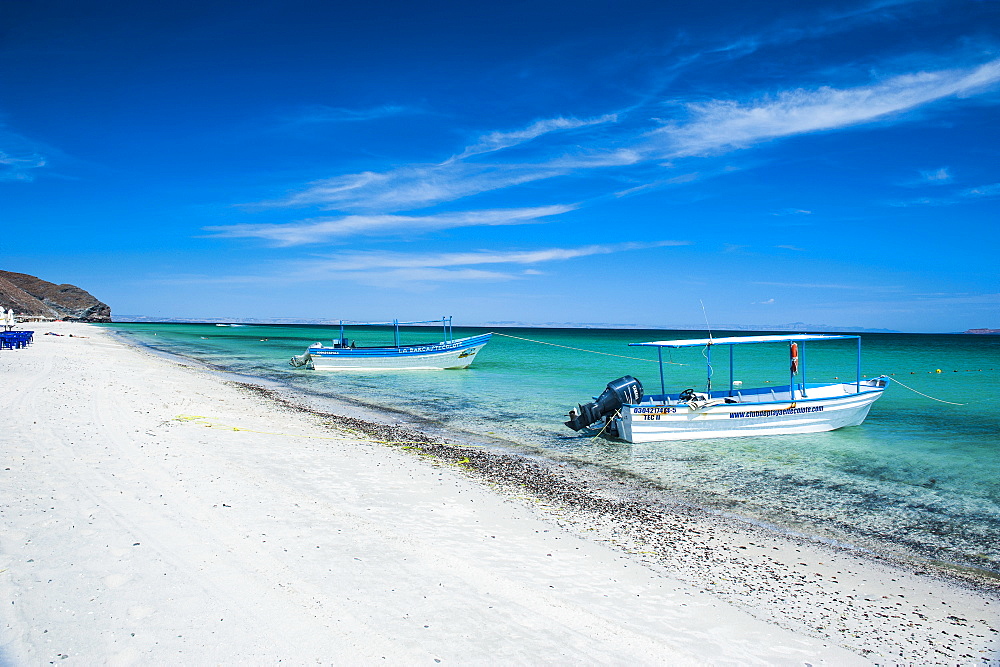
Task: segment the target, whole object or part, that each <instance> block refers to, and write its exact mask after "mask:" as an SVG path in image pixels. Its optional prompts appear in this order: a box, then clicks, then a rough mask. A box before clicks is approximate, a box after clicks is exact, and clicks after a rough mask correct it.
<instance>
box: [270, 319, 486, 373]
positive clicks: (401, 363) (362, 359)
mask: <svg viewBox="0 0 1000 667" xmlns="http://www.w3.org/2000/svg"><path fill="white" fill-rule="evenodd" d="M437 322H440V323H441V326H442V328H443V330H444V334H443V340H441V341H440V342H438V343H428V344H416V345H401V344H400V331H399V327H401V326H407V325H422V324H433V323H437ZM348 325H350V326H392V327H393V333H394V336H393V341H394V344H393V345H385V346H375V347H359V346H357V345H356V344H355V341H352V340H349V339H348V338H347V337H346V336H345V331H344V327H345V326H348ZM491 335H492V334H488V333H486V334H480V335H478V336H469V337H467V338H455V336H454V333H453V329H452V318H451V317H442V318H441V319H439V320H415V321H411V322H400V321H399V320H393V321H391V322H345V321H343V320H341V321H340V337H339V338H337V339H336V340H334V341H333V344H332V345H323V343H313V344H312V345H310V346H309V347H308V348H306V351H305V353H304V354H300V355H297V356H294V357H292V359H291V361H290V362H289V363H290V364H291V365H292V366H296V367H306V368H312V369H315V370H324V371H345V370H357V371H377V370H446V369H454V368H468V367H469V365H470V364H472V362H473V360H474V359H475V358H476V355H477V354H478V353H479V352H480V350H482V349H483V347H484V346H485V345H486V343H488V342H489V340H490V336H491Z"/></svg>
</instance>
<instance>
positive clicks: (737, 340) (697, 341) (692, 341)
mask: <svg viewBox="0 0 1000 667" xmlns="http://www.w3.org/2000/svg"><path fill="white" fill-rule="evenodd" d="M843 338H860V336H850V335H847V334H790V335H787V336H731V337H729V338H688V339H680V340H654V341H650V342H648V343H629V346H630V347H634V346H646V347H704V346H705V345H742V344H746V343H795V342H800V341H807V340H837V339H843Z"/></svg>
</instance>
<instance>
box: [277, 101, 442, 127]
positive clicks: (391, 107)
mask: <svg viewBox="0 0 1000 667" xmlns="http://www.w3.org/2000/svg"><path fill="white" fill-rule="evenodd" d="M417 113H424V112H423V111H422V110H421V109H418V108H416V107H412V106H405V105H399V104H383V105H381V106H377V107H371V108H369V109H346V108H343V107H331V106H326V105H322V104H318V105H314V106H310V107H307V108H305V109H303V110H302V111H301V112H299V113H297V114H295V115H293V116H291V117H290V118H288V119H287V120H286V123H287V124H288V125H313V124H323V123H356V122H361V121H368V120H378V119H380V118H390V117H393V116H407V115H412V114H417Z"/></svg>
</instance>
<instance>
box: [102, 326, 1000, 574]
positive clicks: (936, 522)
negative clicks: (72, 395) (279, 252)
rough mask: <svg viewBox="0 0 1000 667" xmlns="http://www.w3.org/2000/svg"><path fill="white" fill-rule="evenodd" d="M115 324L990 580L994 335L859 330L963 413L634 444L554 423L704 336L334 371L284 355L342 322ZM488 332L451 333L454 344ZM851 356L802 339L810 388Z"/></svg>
mask: <svg viewBox="0 0 1000 667" xmlns="http://www.w3.org/2000/svg"><path fill="white" fill-rule="evenodd" d="M110 326H111V327H112V328H114V329H116V330H118V331H120V332H122V333H123V334H125V335H127V336H128V337H130V338H132V339H134V340H136V341H138V342H141V343H143V344H146V345H149V346H152V347H155V348H158V349H162V350H164V351H168V352H172V353H175V354H181V355H184V356H188V357H192V358H195V359H198V360H200V361H203V362H208V363H211V364H215V365H218V366H220V367H223V368H225V369H227V370H231V371H236V372H239V373H245V374H248V375H253V376H258V377H264V378H267V379H270V380H272V381H278V382H281V383H285V384H287V385H288V386H290V387H292V388H294V389H295V390H297V391H300V392H307V393H309V394H310V395H312V396H314V397H318V399H319V400H320V401H322V400H323V399H324V398H327V399H331V405H332V404H333V399H339V398H348V399H352V400H360V401H362V402H364V403H367V404H369V405H372V406H379V407H387V408H391V409H394V410H402V411H404V412H408V413H412V414H415V415H418V416H420V417H423V418H427V419H431V420H433V421H435V422H437V423H438V424H440V425H441V426H442V427H444V428H446V429H450V430H456V431H463V432H465V433H468V434H473V435H472V436H471V437H472V439H473V440H475V436H476V435H479V436H484V437H485V436H489V437H490V438H499V439H500V440H502V441H505V442H507V443H510V446H511V447H514V448H516V449H520V450H522V451H527V452H530V453H534V454H538V455H542V456H545V457H549V458H554V459H563V460H565V459H570V460H575V461H582V462H587V463H591V464H594V465H597V466H600V467H603V468H606V469H608V470H611V471H614V472H615V473H620V474H629V475H634V476H636V477H639V478H641V479H644V480H647V481H650V482H653V483H655V484H656V485H658V486H659V487H661V488H663V489H664V490H665V491H666V492H668V493H670V494H671V495H672V496H675V497H676V496H681V497H683V498H686V499H688V500H689V501H691V502H693V503H696V504H698V505H701V506H703V507H707V508H712V509H716V510H721V511H726V512H730V513H733V514H736V515H739V516H742V517H746V518H748V519H751V520H755V521H760V522H765V523H767V524H770V525H772V526H775V527H776V528H779V529H785V530H792V531H796V532H800V533H804V534H807V535H812V536H815V537H819V538H823V539H830V540H835V541H838V542H844V543H848V544H853V545H856V546H860V547H864V548H888V549H890V550H895V551H896V552H897V553H906V552H910V553H916V554H919V555H921V556H922V557H925V558H931V559H936V560H942V561H945V562H950V563H955V564H963V565H972V566H975V567H981V568H985V569H987V570H991V571H994V572H1000V418H998V414H1000V386H998V385H1000V336H976V335H959V334H956V335H924V334H865V335H863V355H862V373H863V374H864V375H866V376H869V377H871V376H875V375H880V374H886V375H891V376H892V377H893V378H894V379H896V380H898V381H899V382H902V383H905V384H906V385H908V386H909V387H911V388H913V389H915V390H917V391H920V392H923V393H924V394H928V395H930V396H933V397H936V398H938V399H942V400H944V401H950V402H953V403H962V404H964V405H949V404H946V403H941V402H938V401H934V400H930V399H928V398H924V397H922V396H920V395H918V394H916V393H914V392H912V391H910V390H908V389H906V388H904V387H903V386H901V385H900V384H898V383H897V384H895V385H890V387H889V389H888V390H887V391H886V393H885V395H884V396H883V397H882V398H881V399H880V400H879V401H878V402H876V403H875V405H874V406H873V408H872V411H871V413H870V414H869V416H868V419H867V420H866V421H865V423H864V424H862V425H861V426H857V427H853V428H847V429H840V430H838V431H832V432H829V433H819V434H811V435H796V436H768V437H745V438H731V439H718V440H697V441H681V442H672V443H650V444H641V445H630V444H628V443H621V442H617V441H612V440H606V439H603V438H599V439H593V438H590V437H586V436H582V435H580V434H577V433H574V432H572V431H570V430H569V429H567V428H565V427H564V426H563V425H562V422H563V421H564V420H565V419H566V413H567V412H568V410H569V409H570V408H571V407H574V406H575V405H576V404H577V403H579V402H584V401H587V400H590V398H591V397H592V396H594V395H597V394H599V393H600V392H601V391H602V390H603V389H604V385H605V384H607V382H609V381H610V380H613V379H615V378H617V377H620V376H622V375H626V374H631V375H634V376H635V377H637V378H639V379H640V380H641V381H642V382H643V384H644V385H645V386H646V388H647V391H648V392H654V391H656V392H658V390H659V384H660V378H659V371H658V366H657V364H656V363H655V360H656V350H655V349H652V348H635V347H632V348H630V347H628V346H627V345H628V343H630V342H636V341H648V340H663V339H672V338H699V337H703V336H704V335H705V334H704V333H703V332H694V331H683V332H681V331H674V332H671V331H663V330H657V331H643V330H595V329H502V330H501V332H502V333H503V334H506V336H495V337H494V338H493V340H492V341H491V342H490V343H489V345H487V346H486V348H485V349H484V350H483V351H482V352H481V353H480V354H479V356H478V357H477V358H476V361H475V364H473V366H472V367H471V368H469V369H466V370H461V371H411V372H385V371H383V372H379V373H364V372H351V373H330V372H316V371H308V370H303V369H294V368H292V367H291V366H289V365H288V364H287V361H288V358H289V357H290V356H292V355H293V354H301V353H302V352H303V350H304V349H305V347H306V346H307V345H308V344H309V343H311V342H314V341H329V340H330V339H331V338H334V337H336V335H337V333H336V332H337V329H336V328H335V327H321V326H306V325H245V326H233V327H218V326H215V325H191V324H114V325H110ZM482 331H484V330H482V329H471V328H470V329H458V328H456V330H455V335H456V336H466V335H473V334H476V333H481V332H482ZM348 333H349V337H351V338H353V339H356V340H357V341H358V344H359V345H373V344H379V343H391V342H392V332H391V330H386V329H366V328H356V329H349V330H348ZM713 333H714V335H715V336H720V335H725V332H718V331H717V332H713ZM734 335H739V334H734ZM511 336H516V337H520V338H527V339H532V340H533V341H541V342H544V343H551V344H552V345H545V344H540V343H539V342H529V341H526V340H519V339H518V338H513V337H511ZM440 338H441V331H440V328H437V329H435V328H433V327H428V328H409V329H404V334H403V342H404V343H410V342H413V343H418V342H434V341H437V340H440ZM555 345H560V346H566V347H555ZM567 348H581V349H584V350H589V351H596V352H602V353H605V354H604V355H602V354H593V353H591V352H584V351H580V350H571V349H567ZM855 350H856V343H855V342H854V341H853V340H845V341H830V342H824V343H822V344H819V343H812V344H809V345H808V349H807V350H806V351H805V360H804V361H805V364H806V370H807V372H808V379H809V381H810V382H821V381H831V380H834V379H835V378H839V379H841V380H851V379H853V378H854V377H855V376H856V352H855ZM605 355H619V356H605ZM622 357H629V358H622ZM664 361H666V362H669V363H668V364H666V365H665V367H664V368H665V380H664V381H665V385H666V388H667V390H668V391H678V390H681V389H684V388H687V387H693V388H695V389H698V390H703V389H704V387H705V377H706V367H705V358H704V357H703V351H702V349H700V348H687V349H680V350H673V351H671V352H668V351H666V350H665V351H664ZM712 361H713V368H714V370H713V381H714V386H715V388H723V387H725V386H728V382H729V355H728V352H727V351H723V352H721V353H720V351H719V350H718V349H717V350H715V351H714V355H713V360H712ZM787 364H788V360H787V348H785V347H784V346H781V345H774V346H753V347H752V348H737V349H736V360H735V367H736V371H735V374H734V377H735V379H737V380H741V381H743V383H744V386H746V387H751V386H756V385H758V384H765V383H767V382H771V383H773V384H776V385H778V384H787V382H788V377H787V370H785V369H787ZM937 369H941V371H942V372H940V373H938V372H936V371H937ZM331 411H335V410H333V409H331ZM484 439H485V438H484Z"/></svg>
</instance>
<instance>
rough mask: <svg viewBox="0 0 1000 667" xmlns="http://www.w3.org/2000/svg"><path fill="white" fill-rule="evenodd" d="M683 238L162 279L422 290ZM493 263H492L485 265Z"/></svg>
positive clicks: (334, 260)
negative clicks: (331, 282)
mask: <svg viewBox="0 0 1000 667" xmlns="http://www.w3.org/2000/svg"><path fill="white" fill-rule="evenodd" d="M688 243H689V242H687V241H654V242H649V243H618V244H601V245H589V246H580V247H575V248H541V249H535V250H473V251H468V252H440V253H404V252H381V251H354V252H342V253H334V254H331V255H327V256H325V257H317V258H313V259H307V260H298V261H291V262H283V263H282V264H281V267H280V271H277V272H272V273H267V274H264V273H262V274H258V275H235V276H193V275H184V276H170V277H168V278H163V279H162V280H160V281H159V282H162V283H169V284H173V283H183V284H198V283H205V284H254V283H260V284H282V285H294V284H300V283H310V282H324V281H328V280H331V279H336V280H338V281H340V282H343V281H351V282H357V283H360V284H366V285H377V286H381V287H400V288H404V289H414V290H423V289H426V288H428V287H431V286H433V285H436V284H441V283H460V282H484V281H488V282H503V281H510V280H523V279H526V278H527V279H530V277H531V276H538V275H543V272H542V271H540V270H539V269H538V268H537V267H538V266H539V265H543V264H546V263H549V262H560V261H567V260H572V259H578V258H582V257H588V256H592V255H608V254H614V253H619V252H628V251H635V250H649V249H655V248H664V247H670V246H682V245H688ZM489 267H496V268H489Z"/></svg>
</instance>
